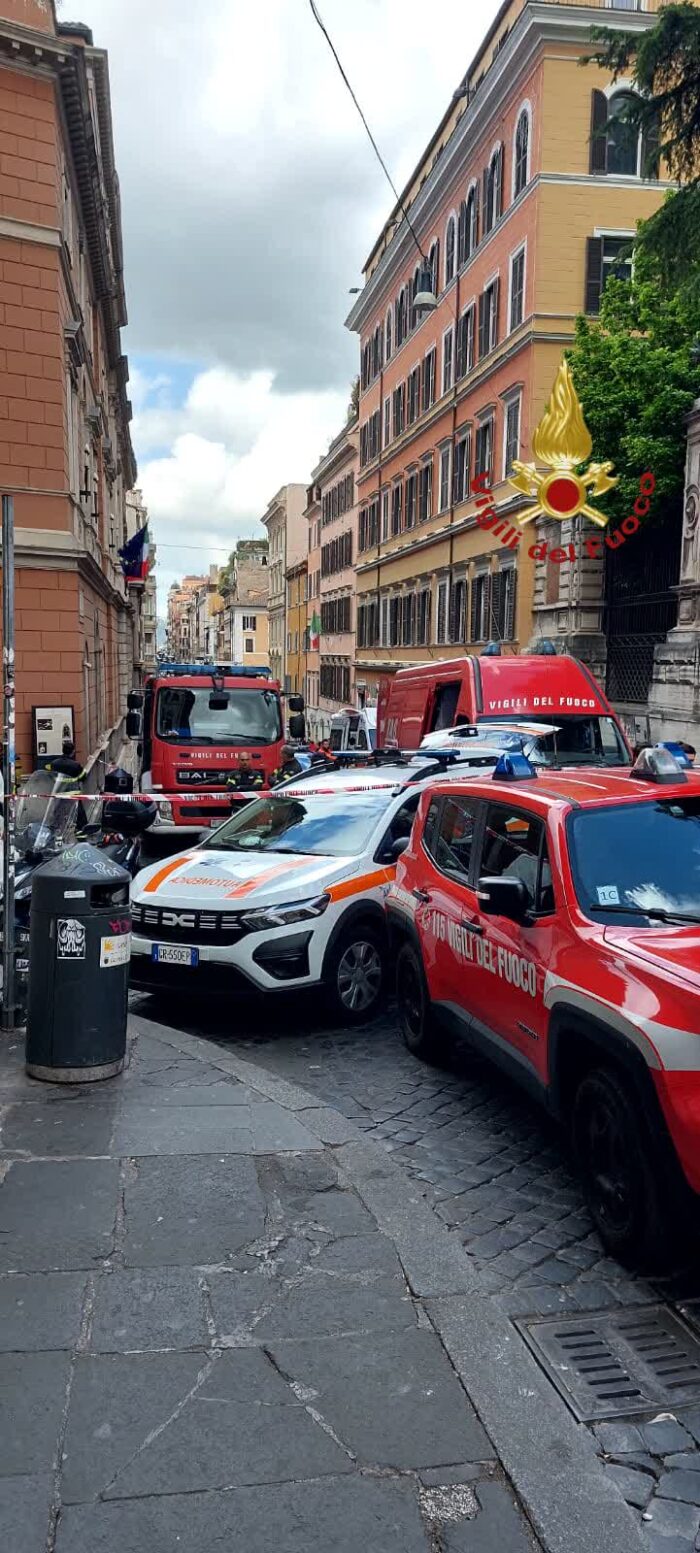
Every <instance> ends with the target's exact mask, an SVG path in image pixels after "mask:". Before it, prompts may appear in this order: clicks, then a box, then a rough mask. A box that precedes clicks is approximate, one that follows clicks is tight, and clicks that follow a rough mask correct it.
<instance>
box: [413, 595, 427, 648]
mask: <svg viewBox="0 0 700 1553" xmlns="http://www.w3.org/2000/svg"><path fill="white" fill-rule="evenodd" d="M429 641H430V589H429V588H423V589H422V590H421V592H420V593H419V594H418V620H417V628H416V645H417V646H418V647H427V645H428V642H429Z"/></svg>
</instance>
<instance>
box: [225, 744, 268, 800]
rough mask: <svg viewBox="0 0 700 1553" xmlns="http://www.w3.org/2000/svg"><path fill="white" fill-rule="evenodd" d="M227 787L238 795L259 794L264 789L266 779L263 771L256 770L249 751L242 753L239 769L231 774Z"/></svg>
mask: <svg viewBox="0 0 700 1553" xmlns="http://www.w3.org/2000/svg"><path fill="white" fill-rule="evenodd" d="M226 785H227V787H230V788H232V789H233V791H234V792H236V793H253V792H258V791H259V790H260V788H261V787H264V785H265V778H264V776H263V773H262V771H255V770H254V768H253V765H252V762H251V759H250V755H249V754H248V751H247V750H243V751H242V753H241V756H240V759H239V762H238V767H237V769H236V770H235V771H232V772H231V775H230V777H229V779H228V782H227V784H226Z"/></svg>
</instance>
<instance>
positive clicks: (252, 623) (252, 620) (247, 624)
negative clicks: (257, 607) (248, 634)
mask: <svg viewBox="0 0 700 1553" xmlns="http://www.w3.org/2000/svg"><path fill="white" fill-rule="evenodd" d="M257 623H258V617H257V615H244V616H243V630H244V631H255V629H256V627H257Z"/></svg>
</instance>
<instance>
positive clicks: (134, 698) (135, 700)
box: [126, 690, 143, 712]
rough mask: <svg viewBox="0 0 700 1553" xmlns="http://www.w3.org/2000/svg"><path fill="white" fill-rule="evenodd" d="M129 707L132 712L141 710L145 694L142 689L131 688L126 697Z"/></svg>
mask: <svg viewBox="0 0 700 1553" xmlns="http://www.w3.org/2000/svg"><path fill="white" fill-rule="evenodd" d="M126 705H127V709H128V711H130V712H140V711H141V707H142V706H143V696H142V694H141V691H140V690H130V691H129V694H128V696H127V698H126Z"/></svg>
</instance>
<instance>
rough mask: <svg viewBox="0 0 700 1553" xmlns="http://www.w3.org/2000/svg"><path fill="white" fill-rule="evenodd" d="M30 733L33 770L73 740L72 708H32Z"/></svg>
mask: <svg viewBox="0 0 700 1553" xmlns="http://www.w3.org/2000/svg"><path fill="white" fill-rule="evenodd" d="M32 731H33V743H34V768H35V770H37V769H39V768H40V767H41V766H45V765H46V763H47V761H49V760H52V759H53V757H54V756H55V755H62V754H63V746H64V744H65V743H67V742H70V743H71V744H73V742H74V740H75V713H74V711H73V707H72V706H33V707H32Z"/></svg>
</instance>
